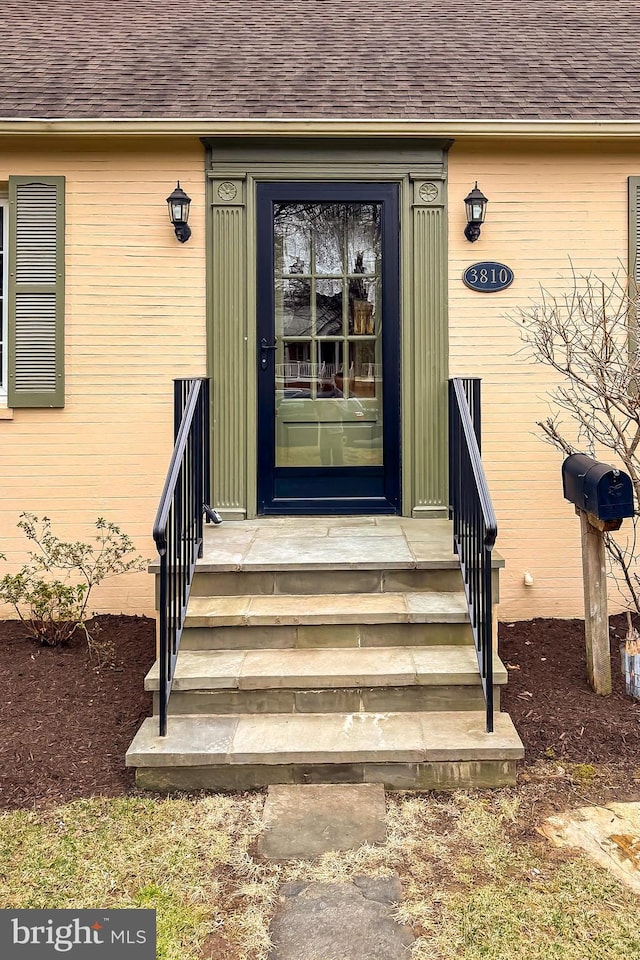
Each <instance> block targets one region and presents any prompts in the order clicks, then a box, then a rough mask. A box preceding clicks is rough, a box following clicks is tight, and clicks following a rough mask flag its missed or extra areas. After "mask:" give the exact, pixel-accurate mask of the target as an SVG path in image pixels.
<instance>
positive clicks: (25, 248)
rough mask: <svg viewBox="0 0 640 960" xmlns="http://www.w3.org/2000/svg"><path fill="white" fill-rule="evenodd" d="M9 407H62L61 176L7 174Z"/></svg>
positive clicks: (62, 223)
mask: <svg viewBox="0 0 640 960" xmlns="http://www.w3.org/2000/svg"><path fill="white" fill-rule="evenodd" d="M9 217H10V230H9V344H8V348H9V377H8V380H9V382H8V402H9V406H10V407H63V406H64V177H37V178H36V177H10V178H9Z"/></svg>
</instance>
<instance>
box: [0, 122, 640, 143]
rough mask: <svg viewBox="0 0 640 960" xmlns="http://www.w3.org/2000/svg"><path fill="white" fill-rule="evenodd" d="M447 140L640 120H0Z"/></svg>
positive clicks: (61, 130)
mask: <svg viewBox="0 0 640 960" xmlns="http://www.w3.org/2000/svg"><path fill="white" fill-rule="evenodd" d="M43 134H47V135H52V134H53V135H59V136H61V135H64V136H101V137H104V136H136V137H139V136H156V137H157V136H179V137H194V136H195V137H245V136H246V137H260V136H289V137H291V136H296V137H404V136H412V137H438V138H442V137H447V138H451V137H453V138H455V139H471V140H473V139H478V140H486V139H504V138H508V139H510V140H518V139H521V140H532V139H534V140H549V139H571V140H574V139H576V140H580V139H589V140H591V139H606V140H609V139H634V138H640V119H638V120H446V119H444V120H371V119H367V120H362V119H349V118H344V119H336V120H315V119H306V120H305V119H303V120H299V119H296V120H289V119H277V118H274V119H268V120H265V119H261V120H242V119H226V118H224V119H223V118H207V117H202V118H194V119H190V120H182V119H144V120H140V119H135V118H131V119H122V118H113V119H108V118H102V119H83V120H74V119H63V118H49V119H46V118H39V117H33V118H25V119H19V120H16V119H10V118H2V117H0V135H1V136H12V135H20V136H29V135H31V136H41V135H43Z"/></svg>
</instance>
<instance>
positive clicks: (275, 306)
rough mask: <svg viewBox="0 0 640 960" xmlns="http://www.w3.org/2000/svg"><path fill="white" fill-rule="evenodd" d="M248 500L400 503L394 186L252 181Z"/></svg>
mask: <svg viewBox="0 0 640 960" xmlns="http://www.w3.org/2000/svg"><path fill="white" fill-rule="evenodd" d="M257 209H258V218H257V240H258V243H257V257H258V260H257V302H258V371H257V375H258V411H257V423H258V510H259V512H260V513H263V514H269V513H284V514H296V513H297V514H300V513H309V514H312V513H313V514H316V513H397V512H398V511H399V509H400V350H399V251H398V247H399V236H398V222H399V221H398V188H397V186H396V185H394V184H386V183H260V184H259V185H258V193H257Z"/></svg>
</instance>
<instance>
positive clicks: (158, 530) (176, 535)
mask: <svg viewBox="0 0 640 960" xmlns="http://www.w3.org/2000/svg"><path fill="white" fill-rule="evenodd" d="M174 437H175V444H174V448H173V454H172V456H171V462H170V464H169V470H168V472H167V478H166V480H165V484H164V489H163V491H162V497H161V498H160V505H159V506H158V512H157V514H156V520H155V523H154V525H153V539H154V540H155V542H156V547H157V548H158V553H159V554H160V598H159V638H158V642H159V646H160V649H159V660H160V687H159V694H158V696H159V715H160V736H161V737H164V736H165V735H166V732H167V704H168V702H169V694H170V693H171V684H172V681H173V675H174V671H175V665H176V659H177V657H178V648H179V646H180V638H181V636H182V629H183V626H184V620H185V616H186V612H187V604H188V602H189V593H190V590H191V583H192V581H193V573H194V570H195V565H196V560H197V559H198V557H201V556H202V538H203V517H204V515H205V514H210V513H211V510H210V508H209V507H208V506H207V500H208V497H209V490H210V431H209V381H208V380H207V379H206V378H204V377H199V378H193V379H189V380H175V381H174Z"/></svg>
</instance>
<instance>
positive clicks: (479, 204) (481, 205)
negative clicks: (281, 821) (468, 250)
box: [464, 180, 489, 243]
mask: <svg viewBox="0 0 640 960" xmlns="http://www.w3.org/2000/svg"><path fill="white" fill-rule="evenodd" d="M488 202H489V201H488V200H487V198H486V197H485V195H484V193H483V192H482V190H478V181H477V180H476V185H475V187H474V188H473V190H472V191H471V192H470V193H468V194H467V196H466V197H465V198H464V205H465V209H466V211H467V225H466V227H465V228H464V235H465V237H466V238H467V240H468V241H469V243H475V242H476V240H477V239H478V237H479V236H480V228H481V226H482V224H483V223H484V218H485V216H486V214H487V204H488Z"/></svg>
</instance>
